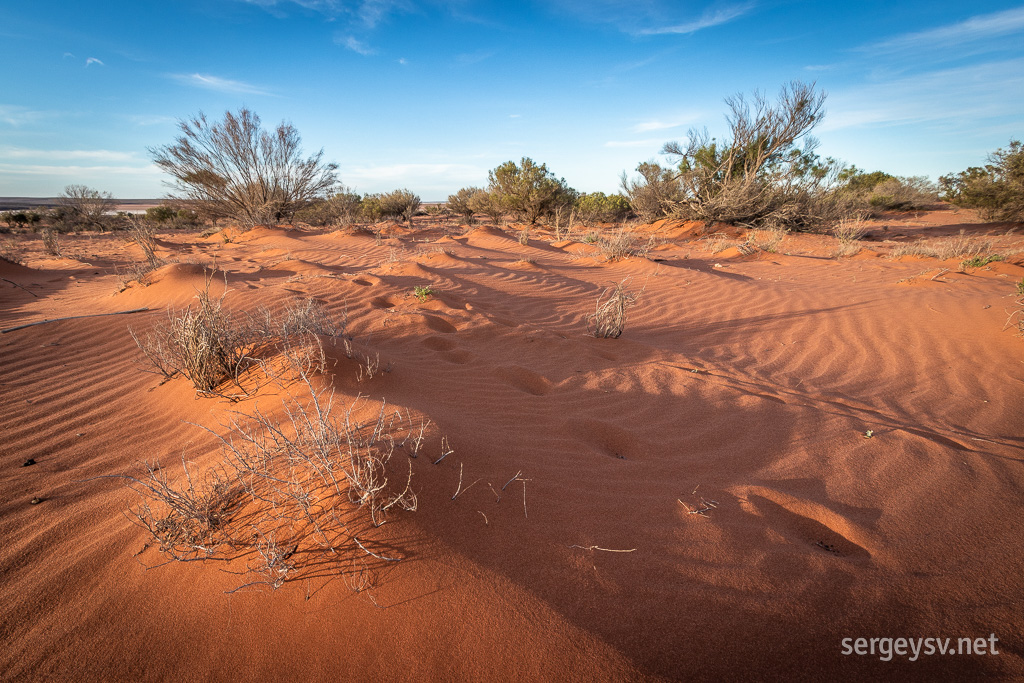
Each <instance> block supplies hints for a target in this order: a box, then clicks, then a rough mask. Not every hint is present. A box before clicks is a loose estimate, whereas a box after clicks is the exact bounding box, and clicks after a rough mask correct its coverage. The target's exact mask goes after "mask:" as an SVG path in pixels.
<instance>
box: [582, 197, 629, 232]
mask: <svg viewBox="0 0 1024 683" xmlns="http://www.w3.org/2000/svg"><path fill="white" fill-rule="evenodd" d="M629 212H630V204H629V200H628V199H626V198H625V197H623V196H622V195H621V194H613V195H606V194H605V193H604V192H590V193H587V194H581V195H580V196H579V197H578V198H577V200H576V213H577V214H578V215H579V218H580V219H581V220H582V221H583V222H585V223H590V224H593V223H615V222H618V221H621V220H623V219H625V218H626V216H628V215H629Z"/></svg>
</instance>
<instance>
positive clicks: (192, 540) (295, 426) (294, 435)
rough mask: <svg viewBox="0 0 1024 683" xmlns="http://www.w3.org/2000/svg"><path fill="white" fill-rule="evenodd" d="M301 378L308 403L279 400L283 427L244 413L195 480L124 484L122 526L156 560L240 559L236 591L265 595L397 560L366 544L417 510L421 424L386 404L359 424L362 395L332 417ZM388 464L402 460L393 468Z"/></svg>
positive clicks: (153, 470)
mask: <svg viewBox="0 0 1024 683" xmlns="http://www.w3.org/2000/svg"><path fill="white" fill-rule="evenodd" d="M303 380H305V384H306V387H307V388H308V389H309V392H310V393H309V396H310V398H309V400H308V401H306V402H302V401H299V400H297V399H294V398H289V399H286V400H284V402H283V406H282V407H283V413H284V419H282V420H278V419H276V418H274V417H271V416H270V415H268V414H266V413H263V412H261V411H259V410H254V411H253V412H252V413H249V414H243V415H238V416H236V417H235V418H234V419H232V420H231V422H230V423H229V424H228V425H226V426H227V427H228V428H229V433H228V434H227V435H226V436H224V435H220V434H216V433H214V432H212V430H208V431H211V433H214V434H215V436H216V437H217V439H218V441H219V442H220V447H221V456H222V457H221V461H220V462H219V463H218V464H217V465H216V466H214V467H213V468H211V469H210V470H209V471H208V472H207V473H206V476H204V477H203V478H202V479H200V480H198V481H196V480H195V479H194V477H193V475H192V473H191V472H190V470H189V467H188V465H187V464H186V463H184V461H183V464H184V465H185V467H184V476H183V478H182V479H183V480H182V482H181V483H180V484H177V485H176V484H175V483H174V482H169V481H168V479H167V477H166V475H165V474H164V472H163V470H161V469H160V468H159V467H158V466H152V465H146V466H145V467H144V474H143V476H141V477H127V479H128V481H129V488H131V489H132V490H133V491H134V492H135V493H136V494H138V496H139V498H140V502H139V503H138V504H137V505H135V506H134V507H133V508H132V509H131V512H132V517H133V518H134V519H135V520H136V521H137V522H138V523H139V524H140V525H141V526H142V527H143V528H144V529H146V530H147V531H148V532H149V533H150V534H151V535H152V537H153V538H154V539H156V540H157V541H158V542H159V544H160V550H161V551H162V552H164V553H166V554H167V555H168V556H170V557H171V558H172V559H176V560H190V559H205V558H221V559H236V558H238V559H243V558H244V559H245V560H246V570H245V571H244V572H242V574H244V575H245V576H247V577H249V578H252V579H254V580H252V581H249V582H247V583H246V584H244V586H241V587H247V586H254V585H267V586H270V587H271V588H278V587H280V586H282V585H283V584H284V583H285V582H286V581H287V580H289V579H290V578H292V577H294V576H296V575H297V574H299V573H300V572H301V571H302V570H303V569H304V568H315V570H316V571H317V572H318V575H323V574H322V572H323V571H324V570H325V568H326V569H327V570H328V571H329V572H330V571H333V572H337V573H341V574H343V575H344V574H346V573H351V572H350V567H351V566H352V564H353V562H356V563H357V564H358V562H359V561H360V559H362V560H366V559H369V558H371V557H372V558H375V559H377V560H381V561H397V560H399V559H401V558H400V557H398V556H397V554H396V553H395V552H394V551H388V552H387V554H385V553H384V552H380V551H375V550H374V549H373V547H372V544H371V543H370V541H369V540H368V539H367V538H366V536H365V534H366V533H367V532H368V530H369V529H370V528H375V527H379V526H381V525H382V524H384V523H385V522H387V521H388V520H389V519H390V518H391V516H392V515H393V514H394V513H396V512H398V511H407V512H413V511H415V510H416V509H417V506H418V502H417V497H416V493H415V492H414V491H413V489H412V477H413V468H412V462H413V459H415V458H416V457H417V455H418V453H419V451H420V449H421V447H422V445H423V442H424V431H425V429H426V427H427V426H428V424H429V423H424V422H422V421H421V422H420V423H419V424H415V423H414V421H413V420H412V418H411V417H410V416H409V415H408V414H406V415H405V416H403V415H402V414H401V413H400V412H399V411H397V410H395V411H389V410H388V409H387V408H386V406H384V405H382V406H381V408H380V409H379V410H378V411H377V413H376V415H375V417H373V418H371V419H370V420H368V421H365V422H360V421H358V420H357V419H356V418H355V413H356V411H357V409H358V408H359V407H361V405H362V402H363V399H362V398H361V397H357V398H356V399H355V400H354V401H353V402H352V403H351V404H350V405H348V407H347V408H346V409H345V410H344V412H343V414H342V415H341V416H340V417H335V416H334V414H333V413H334V407H335V401H334V396H333V393H331V392H329V391H326V390H321V391H317V390H315V389H314V388H313V385H312V383H311V382H310V381H309V377H308V376H304V377H303ZM446 443H447V442H446V441H443V444H446ZM398 454H404V455H406V456H407V457H405V458H402V459H401V460H402V462H397V463H396V462H392V461H393V459H395V456H396V455H398ZM358 575H359V576H363V573H362V570H360V571H359V572H358ZM357 586H359V587H362V586H365V582H364V581H362V580H360V581H359V582H357ZM235 590H238V589H235Z"/></svg>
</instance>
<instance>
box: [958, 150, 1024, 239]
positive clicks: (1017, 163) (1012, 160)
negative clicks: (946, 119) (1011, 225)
mask: <svg viewBox="0 0 1024 683" xmlns="http://www.w3.org/2000/svg"><path fill="white" fill-rule="evenodd" d="M988 162H989V163H988V164H986V165H985V166H984V167H978V166H972V167H971V168H968V169H967V170H965V171H961V172H960V173H956V174H953V173H951V174H949V175H944V176H942V177H941V178H939V187H940V188H941V190H942V198H943V199H944V200H945V201H948V202H950V203H951V204H955V205H957V206H963V207H967V208H971V209H978V210H979V212H980V213H981V215H982V216H983V217H985V218H986V219H988V220H995V221H1020V220H1024V145H1021V142H1020V141H1019V140H1010V144H1009V146H1008V147H1007V148H1006V149H1002V148H1000V149H997V150H996V151H995V152H993V153H992V154H990V155H989V156H988Z"/></svg>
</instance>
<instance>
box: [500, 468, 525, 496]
mask: <svg viewBox="0 0 1024 683" xmlns="http://www.w3.org/2000/svg"><path fill="white" fill-rule="evenodd" d="M522 473H523V471H522V470H519V471H518V472H516V473H515V474H514V475H512V478H511V479H509V480H508V481H506V482H505V486H502V487H501V490H502V491H504V490H505V487H507V486H508V485H509V484H511V483H512V482H514V481H515V480H516V479H518V478H519V475H521V474H522Z"/></svg>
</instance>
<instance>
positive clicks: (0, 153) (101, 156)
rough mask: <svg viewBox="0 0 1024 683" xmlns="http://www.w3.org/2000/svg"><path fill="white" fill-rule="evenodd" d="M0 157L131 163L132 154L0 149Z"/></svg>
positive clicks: (134, 157)
mask: <svg viewBox="0 0 1024 683" xmlns="http://www.w3.org/2000/svg"><path fill="white" fill-rule="evenodd" d="M0 157H3V158H5V159H40V160H44V159H56V160H91V161H133V160H136V159H137V157H136V156H135V154H134V153H132V152H118V151H115V150H109V149H27V148H25V147H0Z"/></svg>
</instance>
